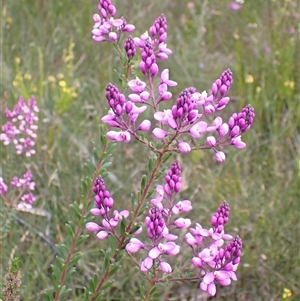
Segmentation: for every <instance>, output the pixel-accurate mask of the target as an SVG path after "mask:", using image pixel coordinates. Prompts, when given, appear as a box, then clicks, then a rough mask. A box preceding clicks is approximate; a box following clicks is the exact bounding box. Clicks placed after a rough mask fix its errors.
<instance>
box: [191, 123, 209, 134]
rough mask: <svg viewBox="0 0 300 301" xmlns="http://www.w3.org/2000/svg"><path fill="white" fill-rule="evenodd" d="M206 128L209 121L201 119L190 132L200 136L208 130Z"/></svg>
mask: <svg viewBox="0 0 300 301" xmlns="http://www.w3.org/2000/svg"><path fill="white" fill-rule="evenodd" d="M206 128H207V123H206V122H204V121H199V122H197V123H195V124H194V125H193V126H192V127H191V128H190V131H189V132H190V134H191V136H192V137H193V138H199V137H201V135H202V134H203V133H205V132H206Z"/></svg>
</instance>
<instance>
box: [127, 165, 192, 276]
mask: <svg viewBox="0 0 300 301" xmlns="http://www.w3.org/2000/svg"><path fill="white" fill-rule="evenodd" d="M180 174H181V167H180V164H179V162H178V161H175V162H174V163H173V164H172V166H171V168H170V170H169V171H168V174H167V176H166V179H165V180H166V183H165V185H164V187H162V186H161V185H158V186H157V188H156V191H157V197H156V198H155V199H152V200H151V201H150V203H151V205H152V206H153V207H152V208H151V209H150V210H149V215H148V216H147V217H146V218H145V226H146V229H147V235H148V238H149V239H150V240H151V243H150V244H146V243H143V242H142V241H141V240H139V239H137V238H131V239H130V241H129V243H128V244H127V245H126V251H127V252H128V253H130V254H132V253H136V252H138V251H139V250H140V249H144V250H147V252H148V253H147V256H146V257H145V258H144V259H143V261H142V262H141V264H140V270H141V271H142V272H147V271H148V270H150V269H151V268H152V267H153V268H154V269H158V270H160V271H162V272H163V273H167V274H169V273H171V272H172V271H173V269H172V267H171V265H170V264H169V263H168V262H167V261H166V259H165V256H174V255H177V254H178V253H179V252H180V246H179V245H177V244H176V243H175V242H174V241H176V240H177V239H178V236H177V235H174V234H172V233H171V231H173V230H175V229H185V228H188V227H189V226H190V224H191V220H190V219H186V218H176V219H174V218H173V216H176V215H178V214H179V213H180V212H188V211H190V210H192V206H191V202H190V201H189V200H184V201H179V202H177V203H176V204H174V200H175V196H176V194H177V193H178V192H179V190H180V187H181V177H180Z"/></svg>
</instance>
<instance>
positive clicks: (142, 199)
mask: <svg viewBox="0 0 300 301" xmlns="http://www.w3.org/2000/svg"><path fill="white" fill-rule="evenodd" d="M168 146H169V144H168V145H166V146H165V148H164V149H163V151H162V152H161V153H160V154H159V156H158V159H157V162H156V164H155V167H154V168H153V170H152V172H151V174H150V177H149V180H148V183H147V185H146V186H145V189H144V191H143V192H142V195H141V199H140V201H139V203H138V205H137V207H136V209H135V211H134V213H133V217H132V219H131V221H130V223H129V224H128V226H127V227H126V230H125V233H130V230H131V229H132V227H133V226H134V222H135V220H136V218H137V216H138V213H139V211H140V208H141V207H142V205H143V203H144V201H145V200H146V195H147V193H148V191H149V190H150V187H151V185H152V183H153V181H154V179H155V175H156V173H157V171H158V169H159V167H160V165H161V163H162V160H163V155H164V154H165V152H166V149H167V147H168ZM126 238H127V235H126V234H125V235H123V236H122V238H121V239H120V241H119V244H118V246H117V248H116V251H115V252H114V255H113V256H112V261H114V260H115V259H116V258H117V256H118V253H119V250H121V248H122V247H123V245H124V242H125V240H126ZM108 274H109V266H108V267H107V268H106V270H105V272H104V275H103V276H102V279H101V281H100V282H99V283H98V286H97V287H96V289H95V291H94V293H93V296H92V298H91V299H90V300H91V301H95V300H96V298H97V296H98V295H99V293H100V290H101V287H102V286H103V284H104V283H105V281H106V280H107V278H108Z"/></svg>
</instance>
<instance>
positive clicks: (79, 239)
mask: <svg viewBox="0 0 300 301" xmlns="http://www.w3.org/2000/svg"><path fill="white" fill-rule="evenodd" d="M88 237H89V235H88V234H86V235H83V234H81V235H80V236H79V237H78V239H77V241H76V248H77V247H79V246H80V245H81V244H82V243H84V242H85V241H86V239H87V238H88Z"/></svg>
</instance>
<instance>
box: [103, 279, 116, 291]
mask: <svg viewBox="0 0 300 301" xmlns="http://www.w3.org/2000/svg"><path fill="white" fill-rule="evenodd" d="M113 283H114V280H109V281H107V282H106V283H105V284H103V286H102V287H101V289H102V290H105V289H106V288H108V287H110V286H111V285H112V284H113Z"/></svg>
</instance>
